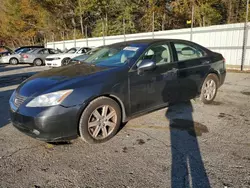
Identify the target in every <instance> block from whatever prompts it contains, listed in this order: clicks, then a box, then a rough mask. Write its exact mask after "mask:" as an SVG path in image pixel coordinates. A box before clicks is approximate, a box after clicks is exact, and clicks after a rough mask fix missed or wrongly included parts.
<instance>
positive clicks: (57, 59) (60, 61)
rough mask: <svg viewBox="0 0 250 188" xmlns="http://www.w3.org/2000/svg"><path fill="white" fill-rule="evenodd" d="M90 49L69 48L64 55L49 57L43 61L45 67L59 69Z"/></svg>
mask: <svg viewBox="0 0 250 188" xmlns="http://www.w3.org/2000/svg"><path fill="white" fill-rule="evenodd" d="M90 50H91V48H88V47H83V48H70V49H69V50H68V51H66V53H62V54H53V55H49V56H47V57H46V59H45V65H46V66H49V67H61V66H65V65H67V64H68V63H69V61H70V60H71V59H72V58H74V57H76V56H79V55H81V54H86V53H87V52H88V51H90Z"/></svg>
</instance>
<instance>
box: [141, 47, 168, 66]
mask: <svg viewBox="0 0 250 188" xmlns="http://www.w3.org/2000/svg"><path fill="white" fill-rule="evenodd" d="M144 59H150V60H153V61H154V62H155V63H156V65H162V64H167V63H171V62H172V56H171V53H170V49H169V46H168V45H167V44H161V45H154V46H152V47H151V48H150V49H148V50H147V52H146V53H145V54H144V56H143V57H142V59H141V60H140V61H139V62H138V64H137V66H138V65H139V64H140V63H141V61H142V60H144Z"/></svg>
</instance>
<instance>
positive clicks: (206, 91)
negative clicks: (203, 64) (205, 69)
mask: <svg viewBox="0 0 250 188" xmlns="http://www.w3.org/2000/svg"><path fill="white" fill-rule="evenodd" d="M218 84H219V79H218V77H217V75H215V74H209V75H208V76H207V78H206V79H205V81H204V83H203V86H202V89H201V100H202V102H203V103H204V104H211V103H212V102H213V101H214V99H215V97H216V94H217V89H218Z"/></svg>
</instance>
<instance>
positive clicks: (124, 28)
mask: <svg viewBox="0 0 250 188" xmlns="http://www.w3.org/2000/svg"><path fill="white" fill-rule="evenodd" d="M122 24H123V38H124V41H126V24H125V19H124V18H123V19H122Z"/></svg>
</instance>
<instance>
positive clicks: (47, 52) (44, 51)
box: [38, 49, 49, 54]
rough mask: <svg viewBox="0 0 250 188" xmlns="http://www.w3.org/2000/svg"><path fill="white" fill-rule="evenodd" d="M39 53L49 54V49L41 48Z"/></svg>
mask: <svg viewBox="0 0 250 188" xmlns="http://www.w3.org/2000/svg"><path fill="white" fill-rule="evenodd" d="M38 53H39V54H49V50H48V49H43V50H40V51H39V52H38Z"/></svg>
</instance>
